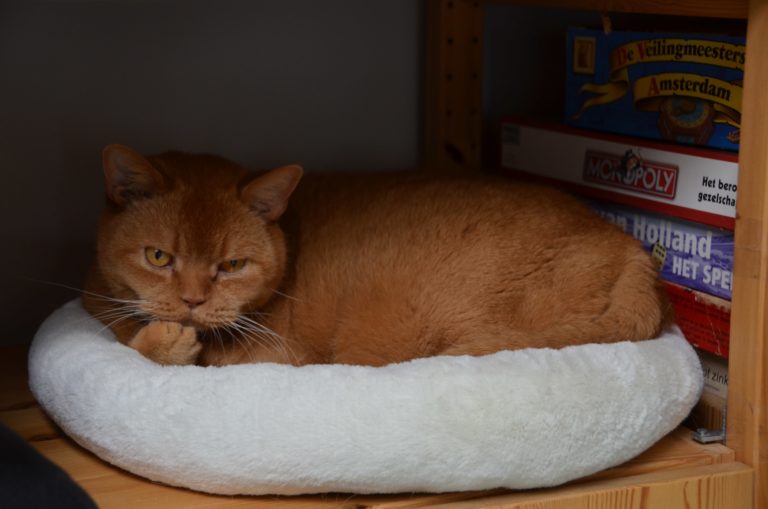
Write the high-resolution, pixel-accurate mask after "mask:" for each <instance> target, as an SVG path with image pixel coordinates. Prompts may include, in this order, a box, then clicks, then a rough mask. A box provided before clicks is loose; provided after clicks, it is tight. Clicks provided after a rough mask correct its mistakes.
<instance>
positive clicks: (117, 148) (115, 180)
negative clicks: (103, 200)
mask: <svg viewBox="0 0 768 509" xmlns="http://www.w3.org/2000/svg"><path fill="white" fill-rule="evenodd" d="M102 161H103V166H104V185H105V187H106V191H107V196H108V197H109V199H110V200H111V201H112V202H113V203H115V204H117V205H119V206H123V205H126V204H127V203H129V202H131V201H133V200H135V199H138V198H146V197H148V196H153V195H155V194H158V193H160V192H162V191H163V190H164V188H165V178H164V177H163V175H162V174H161V173H160V172H159V171H157V169H156V168H155V167H154V166H152V164H151V163H150V162H149V161H147V160H146V159H145V158H144V157H143V156H142V155H140V154H139V153H138V152H136V151H135V150H133V149H132V148H130V147H126V146H125V145H119V144H116V143H115V144H112V145H107V146H106V147H104V151H103V152H102Z"/></svg>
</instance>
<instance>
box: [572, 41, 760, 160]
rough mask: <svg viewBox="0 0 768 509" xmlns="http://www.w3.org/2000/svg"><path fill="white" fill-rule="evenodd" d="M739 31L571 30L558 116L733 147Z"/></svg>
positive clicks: (579, 124)
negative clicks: (561, 109) (562, 108)
mask: <svg viewBox="0 0 768 509" xmlns="http://www.w3.org/2000/svg"><path fill="white" fill-rule="evenodd" d="M744 43H745V38H744V37H737V36H726V35H712V34H703V35H693V34H674V33H662V32H659V33H656V32H623V31H614V32H610V33H608V34H606V33H604V32H603V31H602V30H590V29H585V28H570V29H569V30H568V37H567V66H568V67H567V71H566V75H567V78H566V98H565V122H566V123H567V124H569V125H572V126H575V127H583V128H588V129H596V130H600V131H607V132H611V133H617V134H627V135H630V136H640V137H644V138H650V139H661V140H669V141H674V142H677V143H683V144H689V145H701V146H708V147H713V148H719V149H726V150H733V151H737V150H738V148H739V145H738V144H739V137H740V123H741V96H742V85H743V76H744Z"/></svg>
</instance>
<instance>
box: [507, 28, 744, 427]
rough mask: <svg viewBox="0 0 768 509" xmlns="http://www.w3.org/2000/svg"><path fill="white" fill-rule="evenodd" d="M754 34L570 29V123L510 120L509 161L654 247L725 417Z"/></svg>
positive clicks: (510, 167) (709, 393)
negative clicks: (747, 59)
mask: <svg viewBox="0 0 768 509" xmlns="http://www.w3.org/2000/svg"><path fill="white" fill-rule="evenodd" d="M743 69H744V37H740V36H729V35H713V34H701V35H700V34H675V33H649V32H621V31H613V32H610V33H606V32H604V31H602V30H590V29H583V28H573V29H569V30H568V34H567V79H566V87H565V88H566V99H565V110H566V111H565V122H564V123H557V124H546V123H541V122H534V121H527V120H524V119H519V118H506V119H504V120H503V122H502V126H501V138H502V139H501V166H502V168H503V170H504V171H505V172H507V171H508V172H513V173H523V174H527V175H528V176H533V177H535V178H537V179H541V180H544V181H551V182H557V183H558V185H559V186H560V187H566V188H569V189H571V190H573V191H575V192H577V193H578V194H580V195H581V196H583V197H585V199H587V201H588V203H589V205H590V206H591V207H593V208H594V210H596V211H597V212H598V213H599V214H600V215H602V216H603V217H604V218H605V219H607V220H609V221H611V222H613V223H615V224H616V225H618V226H619V227H620V228H622V229H623V230H624V231H626V232H627V233H629V234H631V235H633V236H634V237H635V238H637V239H638V240H639V241H640V242H641V243H642V244H643V245H644V246H645V248H646V249H647V250H648V251H649V252H650V253H651V254H652V257H653V259H654V261H655V262H656V264H657V267H658V269H659V272H660V275H661V277H662V279H663V280H664V284H665V285H666V287H667V290H668V294H669V298H670V302H671V304H672V306H673V308H674V311H675V318H676V321H677V324H678V325H679V326H680V328H681V330H682V331H683V333H684V334H685V336H686V338H687V339H688V340H689V341H690V342H691V343H692V344H693V345H694V346H695V347H696V348H697V350H698V351H699V353H700V357H701V360H702V366H703V368H704V373H705V379H706V382H705V391H704V395H703V396H702V401H701V403H700V404H699V406H698V407H697V409H696V410H695V411H694V413H693V414H692V416H691V422H692V424H693V425H694V426H696V427H703V428H709V429H720V430H722V428H723V426H724V418H725V415H724V411H725V400H726V395H727V380H728V374H727V369H728V368H727V365H728V364H727V359H728V346H729V341H730V337H729V336H730V300H731V288H732V283H733V272H732V267H733V228H734V220H735V217H736V194H737V176H738V159H737V152H738V146H739V145H738V143H739V122H740V115H741V90H742V79H743Z"/></svg>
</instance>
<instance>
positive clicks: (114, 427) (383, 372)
mask: <svg viewBox="0 0 768 509" xmlns="http://www.w3.org/2000/svg"><path fill="white" fill-rule="evenodd" d="M29 367H30V386H31V388H32V391H33V393H34V394H35V397H36V398H37V399H38V401H39V402H40V403H41V405H42V406H43V407H44V408H45V410H46V411H47V412H48V413H49V414H50V415H51V417H52V418H53V419H54V420H55V421H56V422H57V423H58V424H59V425H60V426H61V427H62V429H63V430H64V431H65V432H66V433H67V434H68V435H70V436H71V437H72V438H74V439H75V440H76V441H77V442H78V443H80V444H81V445H82V446H84V447H85V448H87V449H89V450H91V451H93V452H94V453H96V454H97V455H98V456H100V457H101V458H103V459H105V460H106V461H108V462H110V463H113V464H115V465H117V466H119V467H121V468H124V469H126V470H128V471H130V472H133V473H135V474H137V475H140V476H143V477H147V478H149V479H152V480H154V481H159V482H163V483H166V484H170V485H174V486H182V487H187V488H191V489H195V490H199V491H205V492H210V493H219V494H228V495H234V494H252V495H264V494H278V495H295V494H309V493H321V492H350V493H396V492H445V491H466V490H481V489H489V488H498V487H506V488H515V489H525V488H536V487H546V486H553V485H557V484H561V483H564V482H567V481H569V480H572V479H575V478H578V477H582V476H586V475H589V474H592V473H594V472H597V471H599V470H602V469H605V468H608V467H611V466H614V465H617V464H620V463H622V462H624V461H627V460H629V459H631V458H632V457H634V456H636V455H637V454H639V453H640V452H642V451H643V450H645V449H646V448H648V447H649V446H651V445H652V444H654V443H655V442H656V441H658V440H659V439H660V438H661V437H663V436H664V435H665V434H667V433H668V432H670V431H671V430H673V429H674V428H675V427H676V426H677V425H678V424H679V423H680V422H681V421H682V419H684V418H685V416H686V415H687V414H688V412H689V411H690V409H691V408H692V406H693V405H694V404H695V403H696V401H697V400H698V397H699V395H700V391H701V388H702V383H703V382H702V375H701V366H700V364H699V361H698V358H697V356H696V354H695V352H694V351H693V350H692V348H691V347H690V345H689V344H688V343H687V342H686V341H685V339H684V338H683V337H682V335H681V333H680V331H679V330H678V329H676V328H673V329H670V330H668V331H665V332H664V333H663V334H662V335H661V336H660V337H659V338H656V339H653V340H648V341H643V342H637V343H628V342H624V343H613V344H603V345H581V346H575V347H568V348H564V349H561V350H548V349H528V350H518V351H513V352H499V353H496V354H492V355H488V356H484V357H435V358H427V359H416V360H413V361H409V362H405V363H401V364H394V365H389V366H385V367H380V368H373V367H364V366H345V365H310V366H303V367H293V366H287V365H279V364H252V365H232V366H225V367H220V368H216V367H208V368H203V367H199V366H160V365H157V364H155V363H153V362H152V361H150V360H148V359H146V358H144V357H142V356H141V355H140V354H139V353H138V352H136V351H134V350H132V349H130V348H128V347H126V346H124V345H122V344H120V343H118V342H117V341H116V340H115V338H114V336H113V335H112V334H111V332H109V331H108V330H105V329H104V327H103V325H102V324H100V323H98V322H96V321H95V320H93V319H92V318H91V317H90V316H89V315H88V314H87V312H86V311H85V310H84V309H83V308H82V306H81V304H80V303H79V301H72V302H70V303H68V304H66V305H65V306H63V307H62V308H60V309H59V310H57V311H55V312H54V313H53V314H52V315H51V316H50V317H49V318H48V319H47V320H46V321H45V322H44V323H43V325H42V326H41V328H40V330H39V331H38V333H37V334H36V336H35V339H34V341H33V344H32V347H31V349H30V357H29Z"/></svg>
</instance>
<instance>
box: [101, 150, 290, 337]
mask: <svg viewBox="0 0 768 509" xmlns="http://www.w3.org/2000/svg"><path fill="white" fill-rule="evenodd" d="M103 164H104V176H105V184H106V195H107V205H106V208H105V211H104V214H103V217H102V221H101V224H100V228H99V235H98V255H97V256H98V270H99V273H100V274H101V277H102V278H103V280H104V283H105V284H106V286H107V288H108V290H109V292H110V293H111V294H112V296H113V297H116V298H119V299H126V300H127V301H138V302H139V304H137V305H138V307H139V310H140V312H141V314H142V315H144V316H145V317H147V318H149V319H159V320H167V321H175V322H182V323H186V324H190V325H194V326H195V327H197V328H198V329H201V330H205V329H210V328H214V327H221V326H227V325H230V324H232V323H233V322H235V321H236V320H237V319H238V317H239V316H242V315H243V314H244V313H248V312H250V311H253V310H255V309H257V308H259V307H261V306H263V305H264V304H265V303H266V302H267V301H269V300H270V299H271V298H272V297H273V295H274V292H275V290H276V289H277V287H278V286H279V284H280V281H281V279H282V277H283V275H284V271H285V263H286V252H285V240H284V238H283V233H282V231H281V230H280V228H279V226H278V225H277V220H278V219H279V218H280V216H281V215H282V214H283V212H284V211H285V209H286V206H287V202H288V198H289V197H290V195H291V193H292V192H293V190H294V189H295V187H296V185H297V184H298V182H299V180H300V178H301V176H302V169H301V168H300V167H298V166H286V167H282V168H278V169H276V170H273V171H270V172H266V173H263V174H251V173H249V172H247V171H246V170H245V169H243V168H241V167H240V166H238V165H236V164H234V163H232V162H230V161H227V160H225V159H222V158H219V157H216V156H208V155H190V154H183V153H168V154H163V155H159V156H153V157H147V158H145V157H142V156H141V155H139V154H138V153H136V152H135V151H133V150H132V149H130V148H128V147H125V146H123V145H109V146H107V147H106V148H105V149H104V153H103ZM134 305H136V304H134Z"/></svg>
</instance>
